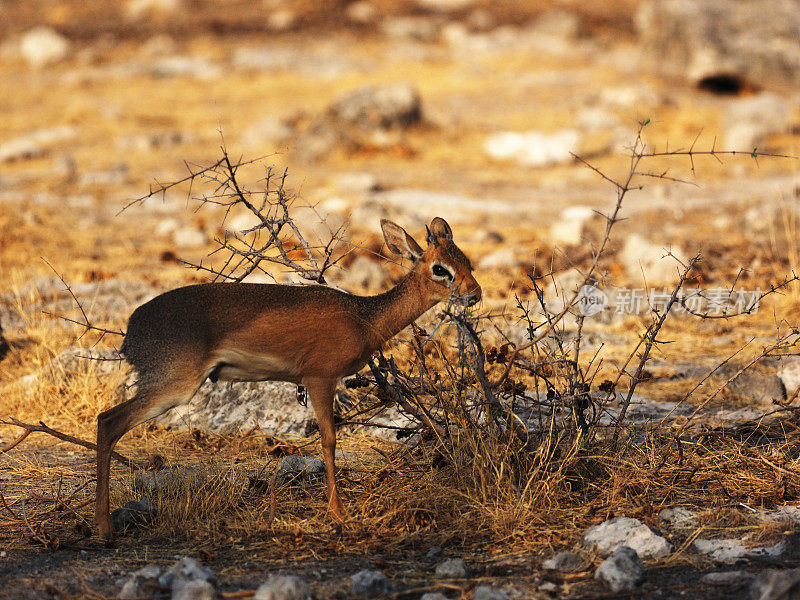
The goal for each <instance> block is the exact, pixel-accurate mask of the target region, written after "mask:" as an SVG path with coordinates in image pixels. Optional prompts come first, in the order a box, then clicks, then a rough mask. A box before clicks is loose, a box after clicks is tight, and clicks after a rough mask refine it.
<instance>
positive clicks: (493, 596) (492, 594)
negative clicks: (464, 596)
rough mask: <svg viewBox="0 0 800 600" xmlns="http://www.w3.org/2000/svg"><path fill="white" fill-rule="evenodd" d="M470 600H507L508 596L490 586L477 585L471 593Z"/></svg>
mask: <svg viewBox="0 0 800 600" xmlns="http://www.w3.org/2000/svg"><path fill="white" fill-rule="evenodd" d="M472 600H508V596H506V595H505V594H504V593H503V592H501V591H500V590H496V589H494V588H493V587H491V586H488V585H479V586H478V587H476V588H475V591H474V592H472Z"/></svg>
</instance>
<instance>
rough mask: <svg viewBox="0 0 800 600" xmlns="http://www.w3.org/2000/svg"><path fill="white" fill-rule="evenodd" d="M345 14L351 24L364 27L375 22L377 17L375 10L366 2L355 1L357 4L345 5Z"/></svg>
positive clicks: (362, 0) (361, 0)
mask: <svg viewBox="0 0 800 600" xmlns="http://www.w3.org/2000/svg"><path fill="white" fill-rule="evenodd" d="M345 14H346V15H347V18H348V19H350V20H351V21H352V22H353V23H359V24H361V25H366V24H368V23H371V22H372V21H374V20H375V17H377V16H378V11H377V10H376V9H375V6H374V5H373V4H372V2H369V1H368V0H357V2H351V3H350V4H348V5H347V8H346V9H345Z"/></svg>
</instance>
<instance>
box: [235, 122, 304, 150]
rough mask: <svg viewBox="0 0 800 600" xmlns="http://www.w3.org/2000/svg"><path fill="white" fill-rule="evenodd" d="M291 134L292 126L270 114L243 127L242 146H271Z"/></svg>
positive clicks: (246, 147)
mask: <svg viewBox="0 0 800 600" xmlns="http://www.w3.org/2000/svg"><path fill="white" fill-rule="evenodd" d="M291 135H292V128H291V127H289V126H288V125H287V124H286V123H285V122H284V121H283V119H279V118H278V117H275V116H271V115H270V116H266V117H264V118H262V119H259V120H258V121H256V122H255V123H253V124H252V125H250V126H249V127H248V128H247V129H245V131H244V133H242V147H243V148H245V149H250V148H264V147H265V146H269V147H272V146H274V145H276V144H280V143H282V142H284V141H285V140H287V139H288V138H289V137H290V136H291Z"/></svg>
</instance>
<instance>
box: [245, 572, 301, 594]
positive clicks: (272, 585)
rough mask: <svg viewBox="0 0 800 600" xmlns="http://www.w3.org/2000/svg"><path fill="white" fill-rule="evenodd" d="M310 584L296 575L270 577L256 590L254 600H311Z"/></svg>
mask: <svg viewBox="0 0 800 600" xmlns="http://www.w3.org/2000/svg"><path fill="white" fill-rule="evenodd" d="M310 598H311V590H310V589H309V587H308V584H307V583H306V582H305V581H304V580H303V579H301V578H300V577H295V576H294V575H270V576H269V578H268V579H267V582H266V583H263V584H261V585H260V586H259V588H258V589H257V590H256V595H255V596H254V597H253V600H310Z"/></svg>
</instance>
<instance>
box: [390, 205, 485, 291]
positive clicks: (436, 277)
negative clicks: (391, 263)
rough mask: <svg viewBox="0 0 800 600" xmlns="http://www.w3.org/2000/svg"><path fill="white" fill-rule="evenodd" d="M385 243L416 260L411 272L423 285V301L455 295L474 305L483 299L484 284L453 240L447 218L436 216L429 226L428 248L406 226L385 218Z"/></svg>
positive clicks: (400, 254)
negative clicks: (482, 289) (482, 288)
mask: <svg viewBox="0 0 800 600" xmlns="http://www.w3.org/2000/svg"><path fill="white" fill-rule="evenodd" d="M381 228H382V229H383V237H384V238H385V240H386V245H387V246H388V247H389V249H390V250H391V251H392V252H393V253H394V254H396V255H398V256H401V257H403V258H407V259H409V260H411V261H413V262H414V266H413V268H412V270H411V273H410V274H409V276H415V278H416V279H417V281H418V282H419V284H420V286H421V288H422V289H421V293H422V294H424V296H425V298H423V301H424V302H425V303H426V304H428V305H429V306H433V305H434V304H436V303H437V302H441V301H443V300H447V299H448V298H450V297H451V296H452V295H455V296H456V297H458V298H459V299H460V300H461V301H462V302H464V303H465V304H467V305H469V306H472V305H473V304H475V303H477V302H478V301H480V299H481V286H480V285H478V282H477V281H475V277H473V275H472V264H471V263H470V262H469V259H468V258H467V257H466V256H465V255H464V253H463V252H462V251H461V249H460V248H459V247H458V246H456V245H455V243H454V242H453V231H452V230H451V229H450V225H448V224H447V221H445V220H444V219H442V218H441V217H436V218H434V219H433V221H431V224H430V226H428V227H427V228H426V229H427V233H428V236H427V243H428V246H427V248H425V250H423V249H422V247H420V245H419V244H418V243H417V242H416V241H415V240H414V238H413V237H411V236H410V235H409V234H408V233H407V232H406V230H405V229H403V228H402V227H400V226H399V225H397V224H396V223H392V222H391V221H388V220H386V219H382V220H381Z"/></svg>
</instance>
